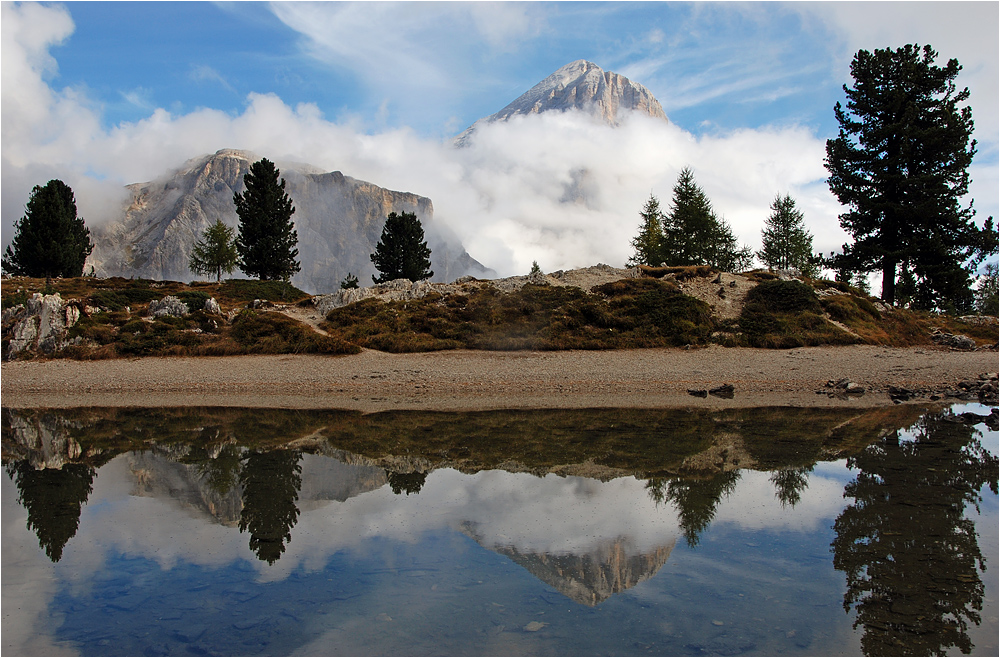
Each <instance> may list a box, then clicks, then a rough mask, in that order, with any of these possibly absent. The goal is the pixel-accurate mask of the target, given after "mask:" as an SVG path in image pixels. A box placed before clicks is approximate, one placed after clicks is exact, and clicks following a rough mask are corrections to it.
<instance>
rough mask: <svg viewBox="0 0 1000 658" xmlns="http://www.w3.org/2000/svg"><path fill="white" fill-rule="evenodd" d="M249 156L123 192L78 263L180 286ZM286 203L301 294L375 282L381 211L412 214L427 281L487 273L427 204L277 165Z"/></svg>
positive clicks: (189, 168) (334, 175)
mask: <svg viewBox="0 0 1000 658" xmlns="http://www.w3.org/2000/svg"><path fill="white" fill-rule="evenodd" d="M258 159H259V157H258V156H257V155H255V154H253V153H250V152H248V151H239V150H232V149H224V150H221V151H218V152H217V153H215V154H214V155H205V156H201V157H199V158H194V159H192V160H189V161H188V162H186V163H185V164H184V165H183V166H182V167H181V168H180V169H178V170H176V171H174V172H172V173H170V174H168V175H167V176H165V177H163V178H161V179H159V180H157V181H153V182H148V183H137V184H133V185H129V186H128V189H129V192H130V193H131V199H130V201H129V202H128V204H127V206H126V207H125V208H124V209H123V212H122V215H121V216H120V217H119V218H118V219H116V220H115V221H113V222H111V223H109V224H106V225H103V226H97V227H94V228H93V229H92V231H91V232H92V235H93V240H94V243H95V247H94V251H93V253H92V254H91V256H90V258H89V259H88V261H87V270H88V271H89V269H90V267H91V266H93V268H94V271H95V274H97V275H98V276H123V277H141V278H147V279H159V280H175V281H190V280H191V279H193V278H195V275H194V274H193V273H192V272H191V271H190V270H189V269H188V259H189V257H190V255H191V249H192V247H193V245H194V243H195V241H196V240H198V239H199V238H200V237H201V235H202V233H203V232H204V230H205V229H206V228H207V227H208V226H209V225H210V224H212V223H213V222H215V220H216V219H221V220H222V221H223V222H224V223H225V224H227V225H228V226H232V227H236V226H237V224H238V221H239V218H238V216H237V215H236V208H235V206H234V205H233V194H234V193H238V192H242V191H243V190H244V186H243V176H244V174H246V173H247V171H249V169H250V165H251V164H252V163H253V162H255V161H256V160H258ZM278 167H279V169H280V170H281V175H282V177H283V178H284V179H285V181H286V191H287V192H288V195H289V196H290V197H291V198H292V201H293V203H294V205H295V214H294V215H293V217H292V219H293V221H294V222H295V228H296V231H297V232H298V237H299V243H298V249H299V260H300V262H301V265H302V269H301V271H300V272H299V273H298V274H296V275H295V276H294V277H293V278H292V283H293V284H294V285H295V286H297V287H299V288H301V289H303V290H305V291H307V292H310V293H316V292H330V291H332V290H337V289H338V288H339V285H340V282H341V281H342V280H343V279H344V277H345V276H347V274H348V272H350V273H353V274H354V275H355V276H357V277H358V278H359V279H360V280H361V281H362V282H364V281H371V276H372V275H373V274H376V273H377V272H376V270H375V268H374V266H373V265H372V263H371V261H370V259H369V256H370V255H371V254H372V252H373V251H374V250H375V245H376V243H377V242H378V240H379V238H380V236H381V234H382V226H383V224H384V223H385V218H386V215H388V214H389V213H390V212H400V213H402V212H412V213H415V214H416V215H417V217H419V218H420V220H421V222H422V223H423V225H424V232H425V235H426V237H427V242H428V246H429V247H430V248H431V251H432V253H431V262H432V269H433V270H434V274H435V276H434V280H436V281H451V280H453V279H455V278H458V277H460V276H464V275H472V276H489V275H492V274H495V273H494V272H493V271H492V270H490V269H488V268H486V267H485V266H483V265H482V264H481V263H479V262H478V261H476V260H475V259H473V258H472V257H471V256H470V255H469V254H468V253H467V252H466V251H465V249H464V248H463V247H462V245H461V243H460V242H459V240H458V239H457V237H455V236H454V235H452V234H451V233H450V232H449V231H448V230H447V228H446V227H444V226H440V225H438V224H436V223H435V222H434V206H433V204H432V203H431V200H430V199H428V198H426V197H422V196H419V195H417V194H412V193H409V192H396V191H392V190H387V189H385V188H382V187H379V186H377V185H374V184H372V183H368V182H365V181H361V180H357V179H354V178H351V177H350V176H345V175H344V174H342V173H341V172H339V171H333V172H323V171H322V170H320V169H318V168H316V167H313V166H311V165H305V164H299V163H278Z"/></svg>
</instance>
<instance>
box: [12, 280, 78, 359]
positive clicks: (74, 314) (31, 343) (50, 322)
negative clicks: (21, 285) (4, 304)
mask: <svg viewBox="0 0 1000 658" xmlns="http://www.w3.org/2000/svg"><path fill="white" fill-rule="evenodd" d="M79 319H80V307H79V306H78V305H76V304H66V303H64V302H63V300H62V297H60V296H59V293H56V294H54V295H43V294H41V293H38V292H36V293H35V294H33V295H32V296H31V298H30V299H28V301H27V303H25V304H24V305H23V306H22V305H18V306H15V307H13V308H9V309H6V310H5V311H4V312H3V333H4V334H5V335H6V334H7V332H8V331H9V332H10V334H9V335H10V345H8V347H7V355H6V356H7V358H8V359H13V358H15V357H16V356H17V355H18V354H20V353H21V352H23V351H25V350H29V351H40V352H43V353H46V354H48V353H51V352H55V351H56V350H59V349H62V348H63V347H65V346H66V345H67V344H68V343H67V341H66V331H67V330H68V329H69V328H70V327H72V326H73V325H75V324H76V323H77V321H79Z"/></svg>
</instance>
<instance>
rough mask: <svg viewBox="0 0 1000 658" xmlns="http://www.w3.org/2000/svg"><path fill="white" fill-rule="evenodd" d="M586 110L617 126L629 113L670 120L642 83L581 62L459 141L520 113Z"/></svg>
mask: <svg viewBox="0 0 1000 658" xmlns="http://www.w3.org/2000/svg"><path fill="white" fill-rule="evenodd" d="M553 110H556V111H560V112H564V111H566V110H583V111H585V112H588V113H590V114H592V115H594V116H597V117H600V118H601V119H603V120H604V121H605V122H607V123H608V124H609V125H612V126H617V125H619V124H620V122H621V118H622V116H623V114H624V113H625V112H628V111H632V112H640V113H642V114H647V115H649V116H651V117H654V118H657V119H663V120H664V121H667V115H666V114H665V113H664V112H663V107H662V106H661V105H660V101H658V100H656V97H655V96H653V94H652V93H650V91H649V90H648V89H646V88H645V87H643V86H642V85H641V84H639V83H637V82H632V81H631V80H629V79H628V78H626V77H625V76H623V75H620V74H618V73H612V72H610V71H605V70H603V69H602V68H601V67H600V66H598V65H597V64H594V63H593V62H588V61H586V60H583V59H579V60H577V61H575V62H571V63H569V64H567V65H566V66H564V67H562V68H560V69H559V70H558V71H556V72H555V73H553V74H552V75H550V76H549V77H547V78H545V79H544V80H542V81H541V82H539V83H538V84H537V85H535V86H534V87H532V88H531V89H529V90H528V91H526V92H525V93H523V94H521V95H520V96H519V97H517V99H515V100H514V101H513V102H512V103H510V104H509V105H507V107H505V108H503V109H502V110H500V111H499V112H497V113H495V114H491V115H490V116H488V117H485V118H483V119H480V120H479V121H476V123H474V124H473V125H472V126H470V127H469V128H468V129H467V130H466V131H465V132H464V133H462V134H461V135H460V136H459V137H458V139H457V140H456V141H457V142H458V143H459V144H461V143H464V142H465V140H466V139H467V138H468V137H469V136H470V135H471V134H472V133H473V132H474V131H475V129H476V126H479V125H482V124H487V123H494V122H497V121H506V120H507V119H509V118H510V117H512V116H515V115H519V114H522V115H523V114H540V113H542V112H549V111H553Z"/></svg>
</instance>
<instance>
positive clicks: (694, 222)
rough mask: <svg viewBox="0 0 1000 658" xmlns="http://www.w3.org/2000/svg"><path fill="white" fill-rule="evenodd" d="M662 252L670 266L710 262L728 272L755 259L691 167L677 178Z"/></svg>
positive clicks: (664, 229)
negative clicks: (699, 183)
mask: <svg viewBox="0 0 1000 658" xmlns="http://www.w3.org/2000/svg"><path fill="white" fill-rule="evenodd" d="M660 253H661V256H662V258H663V261H664V262H666V263H667V264H668V265H710V266H712V267H715V268H718V269H721V270H725V271H728V272H740V271H743V270H745V269H747V268H748V267H749V266H750V264H751V263H752V262H753V253H752V252H751V250H750V248H749V247H745V246H742V247H741V246H740V244H739V242H738V241H737V239H736V236H735V235H734V234H733V231H732V229H731V228H730V227H729V224H727V223H726V221H725V220H724V219H722V218H720V217H718V216H717V215H716V214H715V210H713V209H712V204H711V202H710V201H709V200H708V196H706V195H705V192H704V191H703V190H702V189H701V187H699V186H698V184H697V183H695V180H694V172H692V171H691V169H689V168H687V167H685V168H684V169H682V170H681V173H680V175H679V176H678V178H677V184H676V185H674V197H673V200H672V202H671V204H670V212H668V213H667V214H666V215H665V216H664V217H663V243H662V247H661V251H660Z"/></svg>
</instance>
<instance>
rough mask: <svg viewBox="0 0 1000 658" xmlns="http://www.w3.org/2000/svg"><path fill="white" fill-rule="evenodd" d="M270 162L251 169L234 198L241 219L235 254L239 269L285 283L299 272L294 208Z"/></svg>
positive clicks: (258, 162) (264, 162)
mask: <svg viewBox="0 0 1000 658" xmlns="http://www.w3.org/2000/svg"><path fill="white" fill-rule="evenodd" d="M279 174H280V172H279V171H278V169H277V167H275V166H274V163H273V162H271V161H270V160H267V159H266V158H265V159H262V160H259V161H257V162H255V163H253V164H252V165H250V171H248V172H247V174H246V175H245V176H244V177H243V185H244V187H245V190H244V191H243V193H242V194H241V193H237V194H234V195H233V203H234V204H236V214H237V215H239V216H240V226H239V235H237V237H236V252H237V253H238V254H239V263H238V264H239V268H240V269H241V270H243V271H244V272H245V273H247V274H249V275H250V276H255V277H257V278H259V279H261V280H264V281H275V280H281V281H288V280H289V279H291V278H292V275H293V274H295V273H296V272H298V271H299V269H300V265H299V261H297V260H295V259H296V257H297V256H298V255H299V250H298V249H297V248H296V246H295V245H297V244H298V241H299V236H298V234H297V233H296V232H295V225H294V224H293V223H292V215H293V214H294V213H295V207H294V206H293V205H292V200H291V199H290V198H289V196H288V194H287V193H285V179H284V178H282V179H281V182H280V183H279V182H278V177H279Z"/></svg>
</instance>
